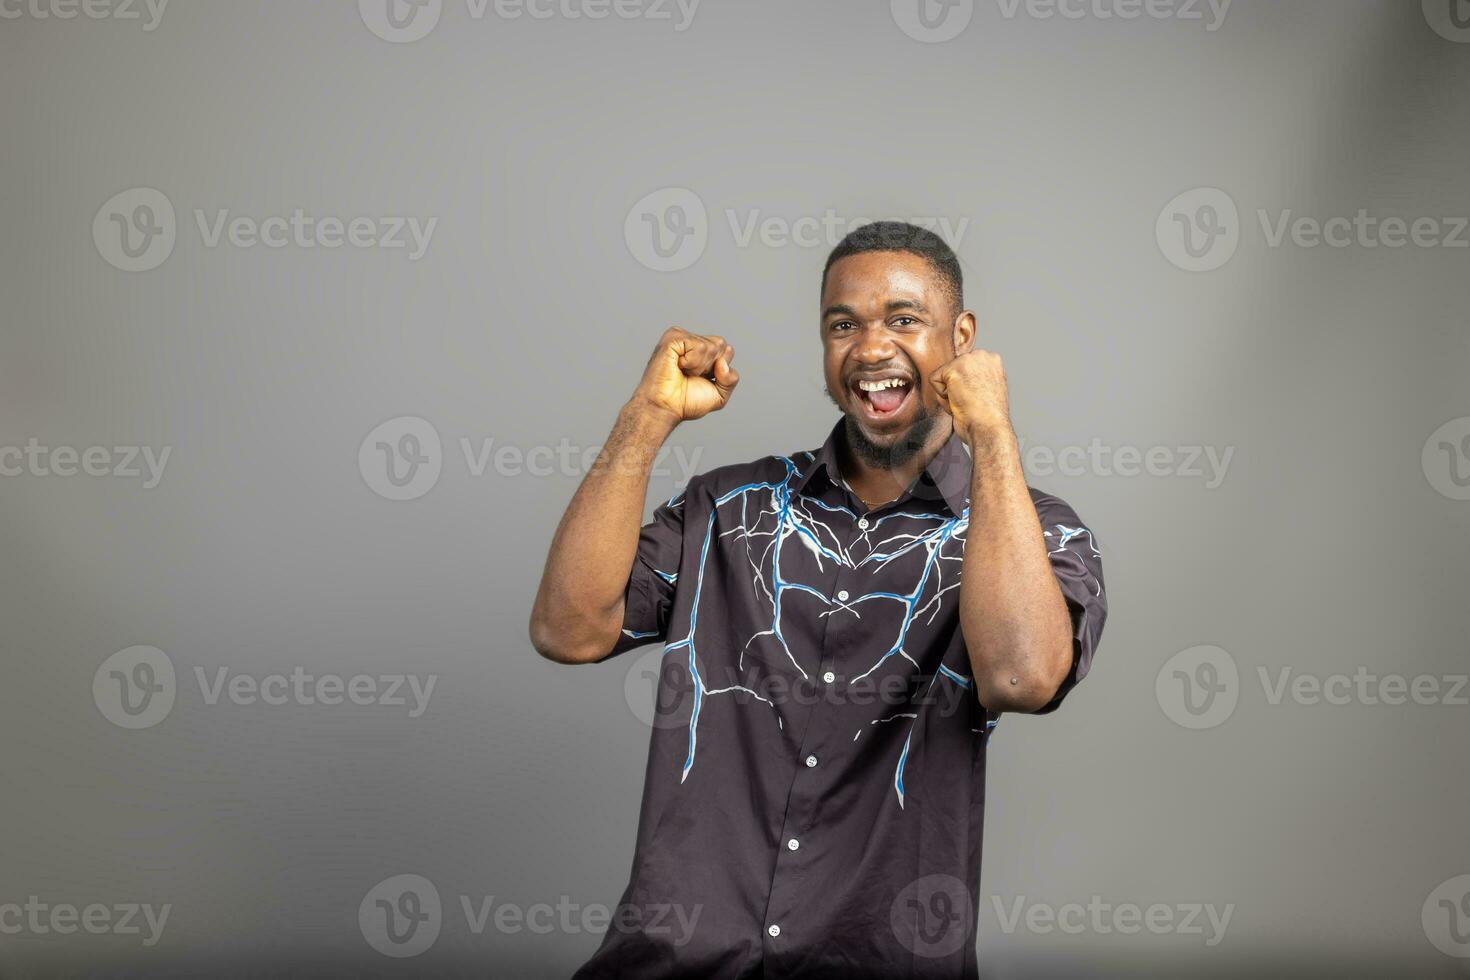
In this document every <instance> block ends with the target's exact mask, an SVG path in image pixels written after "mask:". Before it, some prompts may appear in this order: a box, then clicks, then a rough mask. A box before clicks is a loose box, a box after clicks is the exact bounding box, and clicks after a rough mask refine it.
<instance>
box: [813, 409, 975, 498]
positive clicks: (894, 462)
mask: <svg viewBox="0 0 1470 980" xmlns="http://www.w3.org/2000/svg"><path fill="white" fill-rule="evenodd" d="M852 425H853V423H852V421H851V420H849V421H848V423H847V425H846V426H845V427H844V433H845V435H846V438H844V439H843V440H841V442H840V443H839V445H838V453H837V457H838V466H839V467H840V468H841V470H842V476H843V478H844V479H845V480H846V481H847V485H848V486H849V487H851V488H852V490H853V492H854V493H856V494H857V495H858V497H859V498H861V500H862V501H863V503H864V504H866V505H867V506H868V507H869V508H873V507H878V506H881V505H882V504H886V503H888V502H889V501H891V500H895V499H897V498H898V496H899V495H900V494H902V493H903V492H904V491H905V490H907V489H908V488H909V487H910V486H912V485H913V483H914V481H915V480H916V479H918V478H919V474H920V473H923V472H924V468H925V467H926V466H928V465H929V463H930V461H932V460H933V459H934V457H935V456H936V455H938V453H939V450H940V449H941V448H943V446H944V444H945V443H946V442H948V441H949V437H950V435H951V434H952V433H953V431H954V423H953V421H952V420H951V419H950V417H949V416H948V415H939V416H938V417H936V418H934V422H933V424H932V425H930V426H927V427H926V426H924V425H923V423H922V422H920V423H915V424H914V425H913V426H911V427H910V428H909V430H908V431H907V432H905V433H904V434H903V435H902V436H900V437H899V438H898V439H897V440H896V441H895V442H894V443H893V444H892V445H891V446H875V445H872V444H867V445H865V446H862V447H860V449H859V450H854V448H853V445H852V443H853V439H854V434H853V432H852ZM925 429H927V431H924V430H925ZM857 438H859V439H861V438H862V437H861V435H859V436H857Z"/></svg>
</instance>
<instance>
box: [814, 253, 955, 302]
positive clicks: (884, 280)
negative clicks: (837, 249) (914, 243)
mask: <svg viewBox="0 0 1470 980" xmlns="http://www.w3.org/2000/svg"><path fill="white" fill-rule="evenodd" d="M900 299H902V300H909V301H911V302H915V303H918V304H920V305H922V306H924V307H926V308H928V309H930V310H937V309H939V308H940V307H941V306H942V304H943V289H942V286H941V283H940V280H939V273H938V270H936V269H935V268H934V266H933V265H932V264H930V262H929V260H928V259H926V258H924V257H923V256H920V255H914V254H913V253H912V252H860V253H858V254H857V255H849V256H846V257H845V258H841V259H838V260H837V261H836V262H834V263H832V268H831V269H829V270H828V271H827V283H826V285H825V286H824V287H823V289H822V308H823V309H826V308H827V307H829V306H833V305H842V306H849V307H852V308H853V309H855V310H857V311H859V312H868V311H872V312H875V313H881V311H882V309H883V308H884V307H885V306H886V305H887V304H889V303H891V302H893V301H894V300H900Z"/></svg>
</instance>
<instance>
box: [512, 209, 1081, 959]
mask: <svg viewBox="0 0 1470 980" xmlns="http://www.w3.org/2000/svg"><path fill="white" fill-rule="evenodd" d="M821 335H822V349H823V355H824V356H823V370H824V373H825V377H826V383H827V391H828V394H829V396H830V397H831V398H832V400H833V401H834V402H835V403H836V405H837V407H838V408H839V409H840V410H841V411H842V418H841V419H839V420H838V422H837V424H836V425H835V426H834V427H833V428H832V431H831V434H830V435H829V436H828V437H827V440H826V442H825V443H824V444H823V445H822V447H821V448H820V449H818V450H815V451H803V452H796V453H792V454H790V455H785V456H768V457H766V458H764V459H759V460H756V461H755V462H752V463H746V464H742V465H737V466H725V467H720V468H718V469H716V470H713V471H711V472H709V473H706V474H703V475H701V476H698V477H695V478H694V479H693V480H691V481H690V482H689V485H688V486H687V487H686V488H685V490H684V491H683V492H682V493H681V494H677V495H676V496H675V497H674V498H673V499H672V500H670V501H668V502H667V503H665V504H663V505H662V506H660V507H658V508H657V509H656V510H655V511H654V513H653V518H652V520H651V521H650V522H649V523H648V524H646V525H644V526H642V527H641V529H640V526H639V522H640V520H641V518H642V508H643V501H644V495H645V492H646V490H647V487H648V476H649V470H650V468H651V466H652V463H653V459H654V455H655V453H656V452H657V451H658V449H659V447H660V446H661V445H662V444H663V442H664V440H665V439H666V438H667V437H668V436H669V434H670V433H671V432H672V431H673V430H674V428H675V426H677V425H679V424H680V423H682V422H687V421H690V420H693V419H698V418H700V417H702V416H704V415H706V414H708V413H710V412H712V411H715V410H717V409H720V408H723V407H724V406H725V405H726V404H727V403H728V402H729V400H730V397H731V394H732V393H733V392H734V390H735V386H736V384H737V382H738V381H739V376H738V375H737V374H736V371H735V368H734V366H733V364H732V362H733V361H734V357H735V352H734V349H733V348H732V347H731V346H730V344H728V343H727V342H726V341H725V340H724V339H723V338H721V337H716V336H699V335H696V334H692V333H688V332H686V331H684V330H680V329H678V328H672V329H670V330H668V331H667V332H666V333H665V334H664V335H663V337H662V338H661V339H660V340H659V343H658V347H657V349H656V350H655V351H654V355H653V357H652V359H651V360H650V361H649V363H648V367H647V369H646V370H645V371H644V374H643V378H642V380H641V381H640V382H639V384H638V386H637V389H636V390H635V391H634V393H633V397H632V398H631V399H629V401H628V402H627V404H626V405H625V406H624V407H623V409H622V411H621V412H620V413H619V415H618V419H617V424H616V426H615V427H614V428H613V431H612V435H611V436H610V437H609V439H608V441H607V444H606V446H605V447H604V449H603V451H602V453H601V455H600V456H599V457H598V459H597V462H596V464H595V465H594V467H593V468H592V471H591V472H590V473H589V474H588V475H587V477H586V479H585V480H584V481H583V483H582V486H581V487H580V488H579V489H578V491H577V493H576V495H575V496H574V497H573V498H572V501H571V504H570V505H569V506H568V508H567V512H566V515H565V516H564V517H563V519H562V521H561V525H560V526H559V527H558V528H557V531H556V535H555V538H554V539H553V541H552V545H551V552H550V556H549V558H548V559H547V563H546V569H545V572H544V574H543V577H542V580H541V587H540V590H539V592H538V594H537V596H536V603H535V607H534V609H533V611H532V614H531V622H530V630H531V639H532V643H533V644H534V645H535V647H536V649H537V650H538V651H539V652H540V653H541V654H542V655H544V656H546V657H548V658H550V659H552V660H556V661H560V662H564V663H593V662H596V661H600V660H604V659H606V658H608V657H610V656H612V655H614V654H617V653H621V652H623V651H626V650H629V649H632V648H634V647H636V646H640V645H642V644H646V643H653V642H658V643H662V644H663V647H664V654H663V659H662V668H661V672H660V679H659V691H660V698H659V707H658V717H657V718H656V721H655V725H654V729H653V734H652V738H651V742H650V749H649V757H648V769H647V774H646V780H645V786H644V797H643V807H642V812H641V814H640V819H639V825H638V839H637V846H636V850H635V855H634V859H633V871H632V879H631V881H630V882H629V885H628V887H627V890H626V891H625V892H624V894H623V898H622V903H621V904H620V906H619V914H618V915H617V916H615V917H614V920H613V923H612V925H611V926H610V927H609V929H608V931H607V935H606V937H605V938H604V940H603V943H602V945H601V947H600V948H599V949H598V951H597V953H596V955H595V956H594V957H593V958H592V959H591V960H590V961H589V962H588V963H587V964H586V965H585V966H584V967H583V968H582V969H581V970H580V971H579V972H578V974H577V977H579V978H588V980H590V978H594V977H628V978H670V977H690V978H704V980H714V978H750V977H764V978H769V980H774V978H778V977H780V978H786V977H803V978H805V977H828V976H833V977H844V978H861V977H941V976H942V977H973V976H975V974H976V969H977V964H976V960H975V935H976V924H975V912H976V909H977V897H978V884H979V880H978V879H979V871H980V853H981V847H980V845H981V830H982V822H983V814H984V789H985V749H986V743H987V741H988V738H989V735H990V731H991V729H992V728H993V727H994V726H995V724H996V721H997V719H998V718H999V716H1000V715H1001V714H1002V713H1004V712H1007V711H1021V712H1033V713H1039V712H1046V711H1051V710H1053V709H1054V708H1056V707H1057V705H1058V704H1059V703H1060V702H1061V700H1062V698H1063V697H1064V696H1065V694H1066V693H1067V692H1068V691H1069V690H1070V689H1071V687H1072V686H1073V685H1075V684H1076V683H1077V681H1078V680H1080V679H1081V678H1082V677H1083V676H1084V675H1085V674H1086V673H1087V671H1088V668H1089V666H1090V664H1091V661H1092V655H1093V652H1094V650H1095V649H1096V647H1097V643H1098V639H1099V637H1100V635H1101V633H1102V627H1103V621H1104V619H1105V617H1106V614H1107V603H1106V599H1105V595H1104V591H1103V579H1102V565H1101V562H1100V558H1099V555H1098V552H1097V550H1096V548H1095V547H1094V544H1093V540H1092V534H1091V532H1090V531H1088V529H1087V528H1086V527H1084V526H1083V524H1082V522H1081V521H1080V520H1079V519H1078V517H1077V515H1076V514H1075V513H1074V512H1073V511H1072V509H1071V508H1070V507H1068V506H1067V505H1066V504H1065V503H1063V502H1062V501H1061V500H1059V499H1057V498H1056V497H1053V496H1049V495H1047V494H1044V493H1041V492H1040V491H1036V490H1031V489H1029V488H1028V487H1027V486H1026V483H1025V478H1024V475H1023V474H1022V470H1021V460H1020V453H1019V449H1018V446H1017V441H1016V436H1015V434H1014V432H1013V431H1012V429H1011V424H1010V419H1009V415H1008V408H1007V398H1006V381H1005V373H1004V371H1003V370H1002V367H1001V360H1000V358H999V356H997V355H996V354H994V353H991V352H989V351H985V350H981V349H978V348H976V347H975V335H976V321H975V314H974V313H973V312H972V311H970V310H967V309H964V301H963V294H962V281H961V275H960V268H959V263H958V261H957V260H956V258H955V256H954V253H953V252H952V251H951V250H950V249H949V247H948V246H947V245H945V244H944V242H943V241H941V240H940V239H939V238H938V237H937V236H935V235H933V234H931V233H929V232H927V231H924V230H923V229H920V228H917V227H915V226H912V225H907V224H902V223H897V222H879V223H875V224H871V225H865V226H863V227H861V228H859V229H857V230H856V231H854V232H853V233H852V234H850V235H848V236H847V238H846V239H844V240H843V241H842V242H841V243H840V244H839V245H838V246H837V248H836V249H834V250H833V252H832V254H831V256H830V257H829V258H828V260H827V266H826V269H825V270H824V272H823V278H822V299H821Z"/></svg>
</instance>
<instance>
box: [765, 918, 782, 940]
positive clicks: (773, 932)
mask: <svg viewBox="0 0 1470 980" xmlns="http://www.w3.org/2000/svg"><path fill="white" fill-rule="evenodd" d="M766 934H767V935H768V936H770V937H771V938H772V939H775V938H776V937H777V936H779V935H781V927H780V926H778V925H776V924H775V923H774V922H773V923H771V925H770V927H769V928H768V929H766Z"/></svg>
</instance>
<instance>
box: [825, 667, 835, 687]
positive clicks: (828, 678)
mask: <svg viewBox="0 0 1470 980" xmlns="http://www.w3.org/2000/svg"><path fill="white" fill-rule="evenodd" d="M836 679H837V675H836V674H834V673H832V672H831V671H830V670H829V671H827V672H826V673H825V674H823V675H822V680H824V681H826V682H827V683H828V684H831V683H832V682H833V681H835V680H836Z"/></svg>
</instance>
